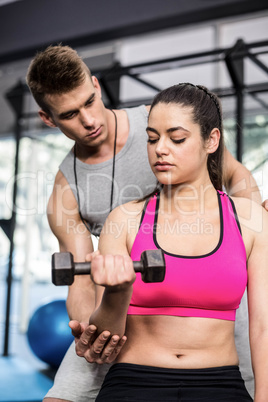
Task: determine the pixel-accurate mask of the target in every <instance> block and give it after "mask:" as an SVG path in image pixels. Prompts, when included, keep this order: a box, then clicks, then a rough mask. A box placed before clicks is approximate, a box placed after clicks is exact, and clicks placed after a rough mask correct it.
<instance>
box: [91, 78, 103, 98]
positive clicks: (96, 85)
mask: <svg viewBox="0 0 268 402" xmlns="http://www.w3.org/2000/svg"><path fill="white" fill-rule="evenodd" d="M91 80H92V84H93V86H94V88H95V89H96V91H97V92H98V94H99V96H100V98H101V86H100V83H99V80H98V78H97V77H95V75H92V77H91Z"/></svg>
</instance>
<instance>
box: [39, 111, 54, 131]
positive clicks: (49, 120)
mask: <svg viewBox="0 0 268 402" xmlns="http://www.w3.org/2000/svg"><path fill="white" fill-rule="evenodd" d="M38 114H39V116H40V118H41V119H42V120H43V122H44V123H45V124H46V125H47V126H48V127H57V126H56V124H55V123H54V121H53V119H52V117H51V116H50V115H49V114H48V113H46V112H44V111H43V110H42V109H41V110H39V112H38Z"/></svg>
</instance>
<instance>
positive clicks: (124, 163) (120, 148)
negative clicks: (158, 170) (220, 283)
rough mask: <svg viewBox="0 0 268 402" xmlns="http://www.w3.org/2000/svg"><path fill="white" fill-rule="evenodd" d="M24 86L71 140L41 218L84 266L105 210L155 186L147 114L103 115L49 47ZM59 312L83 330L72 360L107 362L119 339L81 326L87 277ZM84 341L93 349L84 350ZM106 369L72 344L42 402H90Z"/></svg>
mask: <svg viewBox="0 0 268 402" xmlns="http://www.w3.org/2000/svg"><path fill="white" fill-rule="evenodd" d="M27 83H28V85H29V88H30V90H31V92H32V94H33V96H34V98H35V100H36V102H37V103H38V105H39V106H40V111H39V115H40V117H41V119H42V120H43V121H44V123H45V124H47V125H48V126H50V127H58V128H59V129H60V130H61V131H62V132H63V133H64V134H65V135H66V136H67V137H69V138H71V139H72V140H74V147H73V149H72V150H71V151H70V152H69V154H68V155H67V156H66V158H65V159H64V161H63V162H62V164H61V165H60V168H59V171H58V173H57V175H56V178H55V184H54V189H53V192H52V195H51V198H50V200H49V203H48V209H47V214H48V220H49V224H50V227H51V229H52V231H53V233H54V234H55V236H56V237H57V239H58V241H59V247H60V251H69V252H71V253H72V254H73V255H74V260H75V261H84V260H85V256H86V255H87V254H88V253H91V252H92V251H93V243H92V238H91V234H95V235H98V234H99V233H100V231H101V228H102V226H103V223H104V221H105V218H106V217H107V215H108V213H109V212H110V210H111V209H112V208H114V207H115V206H117V205H121V204H123V203H125V202H127V201H130V200H132V199H137V198H140V197H142V196H144V195H145V194H148V193H149V192H150V191H151V190H152V189H153V188H154V187H155V178H154V176H153V174H152V172H151V169H150V167H149V163H148V161H147V151H146V142H147V136H146V132H145V128H146V125H147V114H148V109H149V107H145V106H140V107H137V108H131V109H126V110H115V111H112V110H108V109H107V108H105V106H104V104H103V102H102V99H101V88H100V85H99V82H98V80H97V78H96V77H93V76H91V74H90V71H89V70H88V68H87V66H86V65H85V64H84V62H83V61H82V60H81V59H80V58H79V56H78V55H77V53H76V52H75V51H74V50H73V49H71V48H69V47H67V46H50V47H48V48H47V49H46V50H45V51H44V52H41V53H39V54H37V56H36V57H35V58H34V59H33V61H32V62H31V65H30V67H29V71H28V74H27ZM224 158H225V159H224V166H225V168H224V179H225V180H224V181H225V186H226V188H227V190H229V192H231V190H232V188H234V189H236V190H235V195H239V196H245V197H251V198H253V199H255V200H256V201H257V202H260V201H261V198H260V194H259V191H258V188H257V186H256V183H255V181H254V179H253V178H252V176H251V174H250V173H249V172H248V170H247V169H246V168H245V167H243V166H242V165H241V164H240V163H238V162H237V161H236V160H235V159H234V158H233V157H232V156H231V154H230V153H229V152H228V151H227V150H225V155H224ZM232 195H234V194H233V193H232ZM119 230H120V227H115V228H114V233H115V236H116V235H117V234H118V231H119ZM66 305H67V309H68V313H69V316H70V319H75V320H77V321H79V322H81V323H83V324H81V327H80V326H79V325H77V324H76V325H74V324H73V323H72V324H70V325H71V327H72V330H73V333H74V335H75V336H76V337H77V338H79V336H80V334H82V336H81V340H80V342H78V344H77V353H78V354H79V355H81V356H85V357H86V359H87V360H88V361H89V362H97V363H110V362H112V361H113V359H114V358H115V357H116V355H117V354H118V353H119V352H120V349H121V348H122V346H123V345H124V342H125V338H122V339H121V340H120V339H119V338H118V337H113V338H112V339H110V340H109V342H108V344H106V341H107V339H108V337H109V333H107V331H105V332H104V333H103V334H101V335H100V336H99V337H98V338H97V339H96V340H95V342H93V341H94V330H95V328H94V327H93V326H90V327H87V323H88V320H89V317H90V314H91V311H92V309H93V307H94V286H93V284H92V282H91V279H90V276H87V275H81V276H76V277H75V280H74V283H73V284H72V285H71V286H70V287H69V292H68V297H67V302H66ZM244 306H245V307H243V308H244V309H246V304H244ZM241 308H242V306H241ZM246 315H247V314H246V313H245V312H243V311H241V321H243V325H242V323H241V329H242V331H241V332H242V333H240V327H239V325H238V327H237V328H238V335H237V345H238V351H239V350H240V349H241V350H243V349H247V350H249V348H248V345H247V344H246V343H247V342H248V341H247V339H246V338H245V337H243V336H242V335H243V333H244V335H245V333H246V329H245V326H246V325H247V324H246V321H245V319H244V317H246ZM238 322H239V319H238ZM244 322H245V323H244ZM86 328H87V329H86ZM85 329H86V331H85V332H84V333H83V331H84V330H85ZM91 338H92V339H91ZM88 342H89V344H90V345H91V344H92V346H91V347H90V349H89V351H88ZM239 346H241V348H239ZM245 356H246V355H245V353H243V354H242V357H240V360H241V362H242V365H241V371H242V373H243V359H244V360H246V361H245V364H244V366H245V371H244V372H245V379H246V380H249V382H248V384H249V386H250V380H251V379H252V376H251V374H250V368H249V364H250V363H248V361H247V360H248V359H247V356H246V357H245ZM107 370H108V365H97V364H89V363H88V362H87V361H86V360H85V359H81V358H79V357H78V356H77V355H76V354H75V348H74V345H73V344H72V345H71V347H70V349H69V351H68V352H67V355H66V357H65V358H64V360H63V362H62V364H61V366H60V368H59V370H58V372H57V374H56V377H55V383H54V386H53V388H52V389H51V390H50V391H49V393H48V394H47V395H46V397H45V401H46V402H60V401H61V402H62V401H73V402H84V401H89V400H95V397H96V395H97V393H98V389H99V387H100V385H101V383H102V381H103V377H104V374H105V373H106V372H107ZM251 392H252V390H251Z"/></svg>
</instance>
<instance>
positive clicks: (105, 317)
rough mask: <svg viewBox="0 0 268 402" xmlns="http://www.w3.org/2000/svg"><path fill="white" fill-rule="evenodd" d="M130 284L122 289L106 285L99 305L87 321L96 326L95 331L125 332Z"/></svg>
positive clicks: (130, 293)
mask: <svg viewBox="0 0 268 402" xmlns="http://www.w3.org/2000/svg"><path fill="white" fill-rule="evenodd" d="M132 289H133V288H132V286H130V287H129V288H127V289H124V290H119V291H118V290H116V291H115V290H114V289H113V288H111V287H107V288H106V289H105V291H104V293H103V297H102V301H101V303H100V305H99V307H98V308H97V309H96V310H95V311H94V312H93V313H92V315H91V317H90V320H89V323H90V324H94V325H95V326H96V327H97V332H98V333H101V332H102V331H105V330H107V331H110V333H111V335H115V334H116V335H119V336H120V338H121V337H122V336H123V335H124V333H125V328H126V318H127V311H128V306H129V303H130V299H131V295H132Z"/></svg>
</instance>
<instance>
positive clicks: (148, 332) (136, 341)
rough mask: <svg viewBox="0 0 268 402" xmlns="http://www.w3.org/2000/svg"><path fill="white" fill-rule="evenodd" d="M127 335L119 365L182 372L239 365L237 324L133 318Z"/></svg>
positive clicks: (221, 321) (229, 322) (166, 318)
mask: <svg viewBox="0 0 268 402" xmlns="http://www.w3.org/2000/svg"><path fill="white" fill-rule="evenodd" d="M167 334H169V335H167ZM126 335H127V342H126V344H125V345H124V347H123V349H122V351H121V353H120V354H119V356H118V359H117V362H125V363H133V364H142V365H146V366H155V367H166V368H182V369H194V368H208V367H221V366H229V365H237V364H238V356H237V352H236V348H235V342H234V322H233V321H227V320H219V319H212V318H195V317H174V316H136V315H130V316H128V319H127V331H126Z"/></svg>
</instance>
